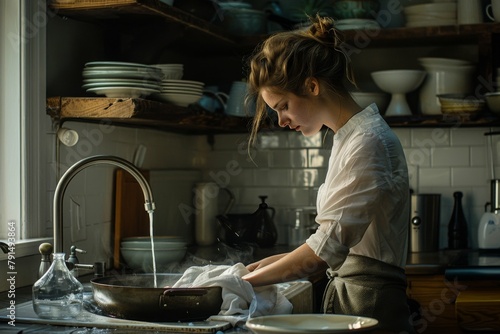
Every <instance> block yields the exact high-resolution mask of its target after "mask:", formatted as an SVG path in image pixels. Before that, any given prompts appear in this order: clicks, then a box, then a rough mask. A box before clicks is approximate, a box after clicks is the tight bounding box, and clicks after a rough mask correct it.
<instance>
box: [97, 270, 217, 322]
mask: <svg viewBox="0 0 500 334" xmlns="http://www.w3.org/2000/svg"><path fill="white" fill-rule="evenodd" d="M181 276H182V275H181V274H157V275H156V277H157V282H158V284H157V286H158V287H157V288H155V287H154V276H153V274H141V275H123V276H108V277H100V278H94V279H92V280H91V284H92V289H93V297H94V301H95V302H96V304H97V305H98V306H99V308H101V310H102V311H103V312H104V313H105V314H107V315H108V316H111V317H117V318H122V319H129V320H142V321H162V322H163V321H166V322H172V321H195V320H205V319H207V318H208V317H210V316H211V315H216V314H218V313H219V311H220V307H221V305H222V288H221V287H199V288H198V287H193V288H169V287H168V286H172V285H173V284H174V283H175V282H176V281H177V280H178V279H179V278H180V277H181Z"/></svg>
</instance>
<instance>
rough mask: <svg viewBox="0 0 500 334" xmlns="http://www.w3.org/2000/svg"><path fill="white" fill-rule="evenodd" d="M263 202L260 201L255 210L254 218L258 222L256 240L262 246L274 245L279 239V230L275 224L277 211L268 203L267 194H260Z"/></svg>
mask: <svg viewBox="0 0 500 334" xmlns="http://www.w3.org/2000/svg"><path fill="white" fill-rule="evenodd" d="M259 197H260V199H261V201H262V203H260V205H259V208H258V209H257V211H255V212H254V219H255V223H256V230H257V234H256V240H255V242H256V243H257V245H259V246H260V247H263V248H266V247H272V246H274V244H275V243H276V240H277V239H278V231H277V230H276V226H275V225H274V220H273V219H274V214H275V213H276V211H275V210H274V208H272V207H270V206H268V205H267V203H266V198H267V196H259Z"/></svg>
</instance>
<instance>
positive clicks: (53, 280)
mask: <svg viewBox="0 0 500 334" xmlns="http://www.w3.org/2000/svg"><path fill="white" fill-rule="evenodd" d="M64 258H65V254H64V253H54V258H53V260H52V265H51V266H50V268H49V270H48V271H47V272H46V273H45V274H44V275H43V276H42V277H41V278H40V279H39V280H38V281H36V282H35V284H34V285H33V289H32V291H33V309H34V310H35V313H36V314H38V316H39V317H40V318H45V319H71V318H74V317H76V316H77V315H78V314H80V312H81V310H82V302H83V285H82V284H81V283H80V282H79V281H78V280H77V279H76V278H75V277H73V275H71V273H70V271H69V269H68V267H66V263H65V260H64Z"/></svg>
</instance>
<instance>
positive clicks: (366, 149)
mask: <svg viewBox="0 0 500 334" xmlns="http://www.w3.org/2000/svg"><path fill="white" fill-rule="evenodd" d="M409 197H410V193H409V185H408V169H407V165H406V159H405V156H404V152H403V149H402V147H401V143H400V142H399V139H398V138H397V136H396V135H395V134H394V132H393V131H392V130H391V129H390V127H389V126H388V125H387V123H386V122H385V121H384V119H383V118H382V117H381V116H380V114H379V112H378V109H377V106H376V105H375V104H372V105H370V106H369V107H367V108H366V109H364V110H363V111H361V112H359V113H357V114H355V115H354V116H353V117H352V118H351V119H350V120H349V121H348V122H347V123H346V124H345V125H344V126H343V127H342V128H340V129H339V130H338V131H337V133H335V135H334V138H333V147H332V153H331V156H330V160H329V164H328V172H327V174H326V179H325V183H323V184H322V185H321V187H320V188H319V191H318V198H317V210H318V215H317V217H316V222H317V223H318V224H319V227H318V229H317V230H316V233H314V234H313V235H311V236H310V237H309V239H307V241H306V242H307V244H308V245H309V246H310V247H311V248H312V250H313V251H314V252H315V253H316V255H318V256H319V257H320V258H321V259H323V260H324V261H326V262H327V263H328V265H329V266H330V268H332V269H337V268H339V267H340V266H341V265H342V263H343V262H344V260H345V258H346V256H347V254H349V253H350V254H356V255H363V256H367V257H370V258H374V259H377V260H380V261H383V262H386V263H389V264H392V265H395V266H399V267H402V268H403V267H404V265H405V264H406V255H407V248H408V246H407V243H408V224H409V205H410V201H409Z"/></svg>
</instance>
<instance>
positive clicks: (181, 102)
mask: <svg viewBox="0 0 500 334" xmlns="http://www.w3.org/2000/svg"><path fill="white" fill-rule="evenodd" d="M153 96H154V98H156V99H158V100H160V101H165V102H170V103H173V104H175V105H177V106H180V107H188V106H189V105H190V104H193V103H196V102H198V101H199V100H200V98H201V95H200V96H198V95H192V94H178V93H176V94H171V93H157V94H154V95H153Z"/></svg>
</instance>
